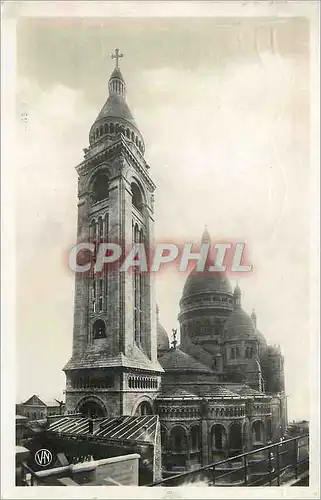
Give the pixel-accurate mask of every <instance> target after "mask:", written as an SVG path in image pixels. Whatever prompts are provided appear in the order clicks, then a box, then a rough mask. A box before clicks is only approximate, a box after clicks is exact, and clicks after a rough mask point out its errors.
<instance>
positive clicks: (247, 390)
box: [231, 384, 266, 396]
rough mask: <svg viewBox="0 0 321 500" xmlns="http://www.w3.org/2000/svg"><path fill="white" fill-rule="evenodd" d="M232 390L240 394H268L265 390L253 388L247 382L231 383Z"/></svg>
mask: <svg viewBox="0 0 321 500" xmlns="http://www.w3.org/2000/svg"><path fill="white" fill-rule="evenodd" d="M231 390H233V391H234V392H236V393H237V394H239V395H240V396H266V394H265V393H264V392H260V391H257V390H256V389H252V387H249V386H248V385H246V384H233V385H231Z"/></svg>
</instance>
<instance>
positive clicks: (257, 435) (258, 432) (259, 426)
mask: <svg viewBox="0 0 321 500" xmlns="http://www.w3.org/2000/svg"><path fill="white" fill-rule="evenodd" d="M264 438H265V436H264V424H263V422H262V420H256V421H255V422H253V424H252V445H253V447H254V446H263V445H264Z"/></svg>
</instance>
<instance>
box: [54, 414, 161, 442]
mask: <svg viewBox="0 0 321 500" xmlns="http://www.w3.org/2000/svg"><path fill="white" fill-rule="evenodd" d="M157 419H158V416H157V415H145V416H121V417H112V418H109V417H108V418H103V419H99V427H98V429H97V430H96V431H94V432H93V435H95V436H97V437H99V438H105V439H106V440H116V441H117V440H122V441H124V440H125V441H145V442H146V443H151V442H154V438H155V433H156V424H157ZM89 429H90V419H88V418H85V417H76V418H75V417H63V418H60V419H59V420H55V421H54V422H52V423H51V424H50V426H49V427H48V431H49V432H54V433H55V434H58V435H59V434H68V435H73V436H77V435H79V436H80V435H86V434H89Z"/></svg>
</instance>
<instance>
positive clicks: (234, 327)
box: [224, 308, 256, 340]
mask: <svg viewBox="0 0 321 500" xmlns="http://www.w3.org/2000/svg"><path fill="white" fill-rule="evenodd" d="M224 334H225V338H226V339H227V340H232V339H233V340H234V339H238V338H240V339H241V338H243V339H244V338H251V339H254V340H255V339H256V336H255V329H254V326H253V322H252V320H251V318H250V316H249V315H248V314H247V313H246V312H245V311H243V309H241V308H237V309H234V311H233V312H232V314H231V315H230V316H229V317H228V318H227V320H226V322H225V326H224Z"/></svg>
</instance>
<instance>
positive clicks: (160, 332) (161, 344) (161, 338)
mask: <svg viewBox="0 0 321 500" xmlns="http://www.w3.org/2000/svg"><path fill="white" fill-rule="evenodd" d="M168 349H169V338H168V335H167V331H166V330H165V328H164V327H163V325H161V324H160V323H159V322H157V350H164V351H168Z"/></svg>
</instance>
